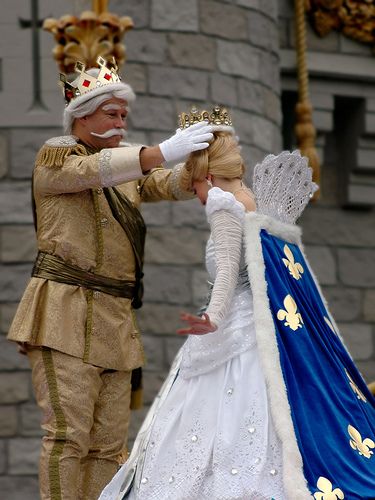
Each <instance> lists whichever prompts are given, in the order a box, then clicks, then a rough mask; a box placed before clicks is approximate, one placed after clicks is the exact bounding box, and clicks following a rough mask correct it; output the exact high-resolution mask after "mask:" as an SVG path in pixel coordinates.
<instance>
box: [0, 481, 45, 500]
mask: <svg viewBox="0 0 375 500" xmlns="http://www.w3.org/2000/svg"><path fill="white" fill-rule="evenodd" d="M0 491H1V495H2V498H3V499H4V500H26V499H27V500H39V499H40V496H39V485H38V478H37V477H36V476H35V477H30V476H13V477H12V476H0Z"/></svg>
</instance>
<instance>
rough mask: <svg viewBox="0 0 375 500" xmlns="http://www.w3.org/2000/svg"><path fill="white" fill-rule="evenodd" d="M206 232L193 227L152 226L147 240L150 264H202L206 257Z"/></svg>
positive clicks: (147, 260)
mask: <svg viewBox="0 0 375 500" xmlns="http://www.w3.org/2000/svg"><path fill="white" fill-rule="evenodd" d="M206 236H207V235H206V232H205V231H200V230H196V229H192V228H188V227H185V228H174V227H165V228H157V227H152V228H150V230H149V231H148V234H147V240H146V252H145V261H146V262H147V263H148V264H168V265H173V264H185V265H187V264H201V263H202V262H203V259H204V250H205V245H206Z"/></svg>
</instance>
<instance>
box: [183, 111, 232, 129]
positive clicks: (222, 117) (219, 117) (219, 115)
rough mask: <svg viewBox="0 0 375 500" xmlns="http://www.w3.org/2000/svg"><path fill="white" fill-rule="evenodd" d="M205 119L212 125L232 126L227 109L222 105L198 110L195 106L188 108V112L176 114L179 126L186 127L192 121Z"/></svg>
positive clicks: (192, 123)
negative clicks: (207, 109) (208, 109)
mask: <svg viewBox="0 0 375 500" xmlns="http://www.w3.org/2000/svg"><path fill="white" fill-rule="evenodd" d="M202 121H207V122H208V123H212V124H213V125H227V126H229V127H231V126H232V120H231V118H230V116H229V113H228V110H227V109H226V108H224V107H222V106H218V105H216V106H215V107H214V108H213V109H212V111H206V110H205V109H203V110H202V111H199V110H198V109H197V108H196V107H195V106H193V107H192V108H191V110H190V113H181V114H180V115H179V116H178V126H179V128H181V129H183V128H188V127H190V126H191V125H194V123H198V122H202Z"/></svg>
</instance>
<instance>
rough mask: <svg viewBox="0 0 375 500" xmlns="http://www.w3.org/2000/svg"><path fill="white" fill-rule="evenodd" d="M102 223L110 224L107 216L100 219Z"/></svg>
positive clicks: (104, 224) (103, 224)
mask: <svg viewBox="0 0 375 500" xmlns="http://www.w3.org/2000/svg"><path fill="white" fill-rule="evenodd" d="M100 224H101V225H102V226H106V225H107V224H108V219H107V217H103V218H101V219H100Z"/></svg>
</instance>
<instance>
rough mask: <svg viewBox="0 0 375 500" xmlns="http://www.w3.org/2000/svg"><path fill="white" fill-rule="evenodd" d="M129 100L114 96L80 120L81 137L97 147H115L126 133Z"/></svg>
mask: <svg viewBox="0 0 375 500" xmlns="http://www.w3.org/2000/svg"><path fill="white" fill-rule="evenodd" d="M127 104H128V103H127V101H124V100H122V99H118V98H116V97H113V98H111V99H109V100H107V101H105V102H104V103H102V104H101V105H100V106H99V107H98V109H97V110H96V111H95V112H94V113H92V114H91V115H88V116H85V117H83V118H81V119H79V120H80V122H81V125H82V129H83V132H82V133H83V135H84V136H85V137H81V139H82V140H83V141H84V142H85V143H86V144H89V145H90V146H92V147H94V148H95V149H103V148H115V147H117V146H118V145H119V143H120V141H121V140H122V139H123V137H124V135H125V131H126V128H127V123H126V117H127V114H128V109H127Z"/></svg>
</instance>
